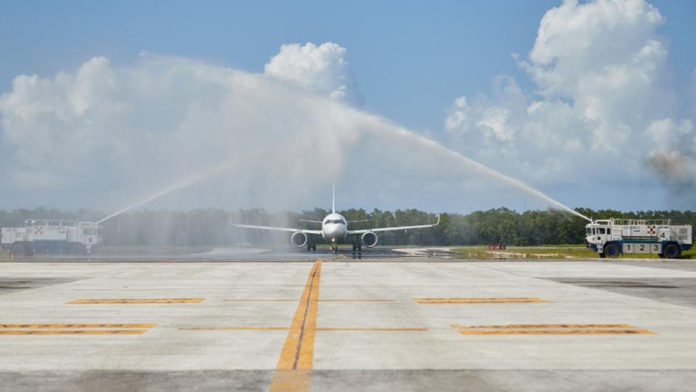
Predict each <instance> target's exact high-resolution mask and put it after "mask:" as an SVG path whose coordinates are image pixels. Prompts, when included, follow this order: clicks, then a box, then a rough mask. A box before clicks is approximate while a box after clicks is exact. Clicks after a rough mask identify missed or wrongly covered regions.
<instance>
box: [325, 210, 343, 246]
mask: <svg viewBox="0 0 696 392" xmlns="http://www.w3.org/2000/svg"><path fill="white" fill-rule="evenodd" d="M346 237H348V221H346V218H345V217H344V216H343V215H341V214H337V213H331V214H329V215H327V216H326V217H325V218H324V220H322V221H321V238H323V239H324V241H328V242H331V243H333V244H340V243H343V242H345V240H346Z"/></svg>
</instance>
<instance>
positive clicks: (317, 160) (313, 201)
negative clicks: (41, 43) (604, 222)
mask: <svg viewBox="0 0 696 392" xmlns="http://www.w3.org/2000/svg"><path fill="white" fill-rule="evenodd" d="M298 51H299V52H298ZM300 52H302V53H300ZM293 53H294V54H293ZM298 53H299V54H298ZM295 55H297V57H294V56H295ZM343 55H344V51H343V50H342V49H341V48H340V47H338V46H337V45H334V44H324V45H320V46H315V45H305V46H303V47H301V46H298V45H296V46H292V45H291V46H284V47H283V49H281V53H280V54H279V55H278V56H277V57H275V58H274V60H272V61H271V63H270V64H269V65H268V66H267V69H266V72H264V73H256V74H255V73H247V72H241V71H237V70H234V69H230V68H225V67H222V66H217V65H211V64H206V63H203V62H200V61H195V60H191V59H185V58H177V57H169V56H157V55H152V54H148V53H143V54H142V58H141V59H140V61H139V62H138V63H137V64H134V65H129V66H114V65H113V64H111V62H110V61H109V60H108V59H106V58H104V57H95V58H92V59H90V60H88V61H86V62H84V63H83V64H82V65H81V66H80V67H79V68H78V69H77V70H75V71H73V72H61V73H59V74H57V75H55V76H54V77H52V78H47V77H40V76H36V75H32V76H27V75H22V76H18V77H17V78H15V80H14V82H13V86H12V90H11V91H9V92H6V93H5V94H3V95H2V96H0V116H1V120H0V121H1V124H2V138H1V139H0V148H1V149H2V150H3V151H7V153H6V154H3V155H2V156H0V175H1V176H2V177H3V179H4V181H3V193H2V197H4V198H6V199H7V200H10V201H11V203H10V206H9V207H12V206H29V207H33V206H36V205H41V204H44V205H45V204H48V205H50V206H58V207H66V206H67V207H73V208H76V207H92V208H100V209H103V210H117V209H118V208H120V207H124V206H128V205H136V204H138V203H136V202H137V201H138V200H143V201H155V200H156V199H159V198H160V197H162V198H163V199H159V200H158V202H160V203H165V204H159V206H163V205H164V206H168V205H171V206H172V207H173V208H187V207H203V206H211V205H213V206H222V207H227V208H236V207H265V208H271V209H275V210H277V209H284V208H290V209H297V208H313V207H316V206H321V205H325V206H328V205H329V202H330V193H329V190H330V189H331V186H330V184H331V183H332V182H336V183H338V188H339V190H341V191H342V193H343V192H345V193H347V194H350V196H351V198H350V200H342V201H340V202H339V203H341V202H342V203H345V204H341V207H352V206H356V205H357V206H364V207H368V208H372V207H378V208H395V207H397V208H399V207H400V208H404V207H421V208H429V209H430V208H432V205H433V204H432V202H433V200H438V198H439V200H440V202H438V203H436V205H438V206H439V207H442V208H444V206H445V205H447V204H446V203H450V204H449V205H450V208H451V209H455V210H456V209H459V208H462V207H463V206H464V207H465V208H471V206H472V204H469V203H468V202H470V201H471V200H472V199H471V198H473V199H474V201H475V200H484V201H485V202H484V203H483V204H478V205H479V206H480V207H490V206H491V205H489V204H488V202H489V201H490V198H489V199H485V198H482V197H477V196H476V195H479V196H480V193H476V192H473V191H472V189H473V188H475V187H478V189H479V191H481V192H487V189H491V188H490V187H491V186H492V187H493V188H496V187H500V186H503V187H508V189H509V187H513V188H517V189H523V190H525V192H526V194H527V195H533V196H532V197H533V198H535V202H534V203H533V205H535V206H537V207H544V206H547V205H548V204H549V203H551V204H553V201H552V200H549V199H544V196H543V195H540V194H538V193H535V192H534V191H533V190H530V189H526V188H525V187H524V186H523V184H519V183H516V182H515V181H513V180H511V179H509V178H506V177H505V176H502V175H500V174H499V173H495V172H492V171H490V170H489V169H487V168H485V167H482V166H481V165H479V164H477V163H476V162H473V161H471V160H469V159H467V158H465V157H462V156H461V155H458V154H456V153H454V152H452V151H450V150H448V149H446V148H444V147H442V146H441V145H438V144H437V143H434V142H432V141H430V140H427V139H424V138H422V137H420V136H418V135H416V134H414V133H413V132H410V131H408V130H406V129H404V128H402V127H399V126H397V125H395V124H392V123H390V122H388V121H386V120H384V119H382V118H379V117H377V116H373V115H370V114H369V113H365V112H363V111H360V110H358V109H356V108H355V107H354V106H351V105H348V104H346V102H345V100H344V99H343V98H345V97H346V96H343V98H341V97H339V96H340V95H341V94H338V93H337V92H341V91H346V92H347V91H350V89H344V88H342V86H345V87H348V86H349V85H350V83H348V82H347V81H346V80H345V79H342V78H344V77H345V75H346V73H345V72H343V71H345V70H346V68H345V61H344V60H343ZM292 58H294V59H295V60H296V61H297V62H298V64H296V65H297V66H293V62H292V61H291V59H292ZM309 59H314V60H316V61H315V63H316V64H314V65H312V66H309V65H308V62H309V63H311V62H312V61H314V60H312V61H310V60H309ZM327 59H328V60H327ZM283 64H284V66H281V65H283ZM331 64H334V65H335V64H339V65H340V67H338V68H336V67H334V66H333V65H331ZM337 69H341V70H342V71H341V72H338V71H336V70H337ZM292 70H299V71H297V72H294V71H292ZM291 71H292V72H291ZM496 120H497V117H496V115H491V119H490V121H488V122H485V121H484V122H482V125H481V126H482V127H491V128H492V129H493V131H492V132H495V129H497V128H496V127H497V126H498V125H496ZM486 179H494V181H492V182H491V181H489V182H488V188H487V189H486V186H487V185H486ZM503 183H504V184H506V185H501V184H503ZM414 184H418V185H419V187H420V188H421V189H420V191H419V192H413V189H414ZM189 185H190V186H189ZM194 185H195V186H194ZM443 187H446V189H447V192H443ZM462 189H466V190H467V192H466V193H464V192H459V190H462ZM169 191H174V192H172V193H170V192H169ZM322 191H323V192H322ZM500 195H501V197H502V198H503V199H504V198H505V196H506V195H505V194H502V193H501V194H500ZM322 196H325V197H322ZM443 196H445V199H443ZM447 198H448V199H447ZM518 199H519V197H514V198H513V197H509V198H508V201H511V200H518ZM539 200H544V201H543V202H542V203H539ZM12 203H14V204H12ZM348 203H350V204H348ZM500 204H506V203H503V202H501V203H500ZM5 205H6V207H7V204H5ZM508 205H509V204H508ZM438 209H439V208H438Z"/></svg>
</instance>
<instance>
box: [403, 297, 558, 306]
mask: <svg viewBox="0 0 696 392" xmlns="http://www.w3.org/2000/svg"><path fill="white" fill-rule="evenodd" d="M413 300H414V301H415V302H417V303H419V304H427V305H448V304H526V303H546V302H549V301H547V300H545V299H541V298H536V297H509V298H414V299H413Z"/></svg>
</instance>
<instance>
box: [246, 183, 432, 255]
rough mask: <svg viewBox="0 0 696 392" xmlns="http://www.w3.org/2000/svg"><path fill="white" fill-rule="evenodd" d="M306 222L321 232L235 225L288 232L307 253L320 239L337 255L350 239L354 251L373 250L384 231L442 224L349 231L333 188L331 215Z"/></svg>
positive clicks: (293, 242) (294, 241) (294, 243)
mask: <svg viewBox="0 0 696 392" xmlns="http://www.w3.org/2000/svg"><path fill="white" fill-rule="evenodd" d="M304 221H305V222H311V223H317V224H321V230H307V229H295V228H288V227H272V226H256V225H244V224H236V223H235V224H234V226H236V227H241V228H246V229H259V230H275V231H286V232H290V233H292V235H291V236H290V242H291V243H292V244H293V245H295V246H296V247H298V248H303V247H307V251H310V250H312V251H316V250H317V240H318V238H319V237H321V239H323V240H324V241H326V242H328V243H329V244H330V245H331V251H332V252H333V253H336V252H337V251H338V244H341V243H346V241H347V240H348V239H351V242H352V244H353V251H362V246H363V245H365V246H366V247H368V248H372V247H373V246H375V245H377V241H378V237H377V234H376V233H379V232H384V231H394V230H411V229H423V228H428V227H434V226H437V225H439V224H440V216H439V215H438V216H437V222H436V223H433V224H427V225H415V226H399V227H378V228H373V229H361V230H350V229H348V223H349V221H348V220H346V218H345V217H344V216H343V215H341V214H339V213H337V212H336V188H335V187H334V188H333V197H332V203H331V213H330V214H329V215H327V216H326V217H325V218H324V219H323V220H321V221H311V220H304Z"/></svg>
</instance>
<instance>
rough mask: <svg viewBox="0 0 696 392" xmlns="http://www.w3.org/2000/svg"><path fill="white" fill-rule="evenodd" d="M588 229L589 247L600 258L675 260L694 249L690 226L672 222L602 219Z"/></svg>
mask: <svg viewBox="0 0 696 392" xmlns="http://www.w3.org/2000/svg"><path fill="white" fill-rule="evenodd" d="M585 230H586V237H585V242H586V246H587V247H588V248H591V249H592V250H594V251H595V252H597V253H598V254H599V257H607V256H608V257H617V256H619V255H620V254H622V253H652V254H656V255H658V256H660V257H666V258H676V257H679V256H681V253H682V252H683V251H685V250H689V249H691V247H692V237H691V234H692V230H691V225H673V224H672V223H671V221H670V220H669V219H658V220H645V219H614V218H612V219H599V220H593V221H592V222H590V223H588V224H587V225H586V226H585Z"/></svg>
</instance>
